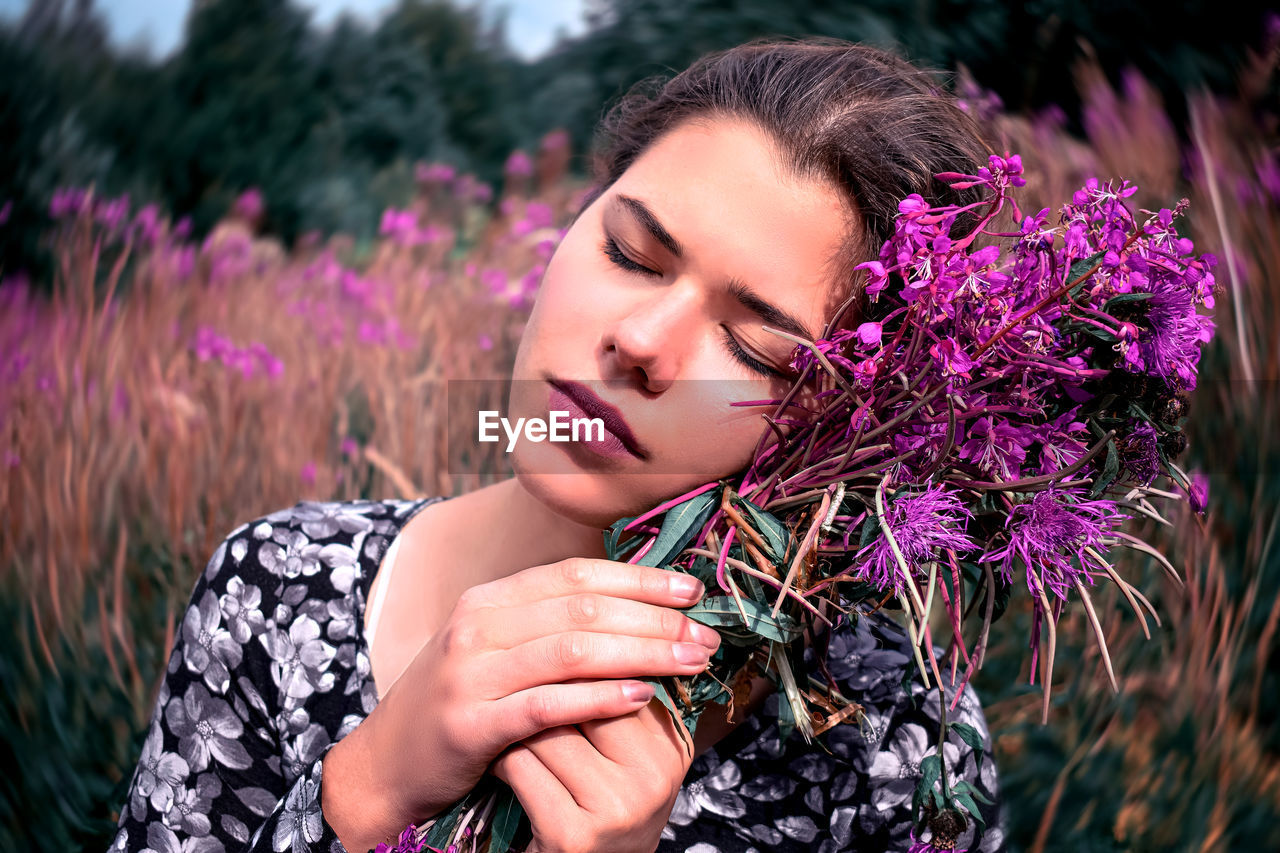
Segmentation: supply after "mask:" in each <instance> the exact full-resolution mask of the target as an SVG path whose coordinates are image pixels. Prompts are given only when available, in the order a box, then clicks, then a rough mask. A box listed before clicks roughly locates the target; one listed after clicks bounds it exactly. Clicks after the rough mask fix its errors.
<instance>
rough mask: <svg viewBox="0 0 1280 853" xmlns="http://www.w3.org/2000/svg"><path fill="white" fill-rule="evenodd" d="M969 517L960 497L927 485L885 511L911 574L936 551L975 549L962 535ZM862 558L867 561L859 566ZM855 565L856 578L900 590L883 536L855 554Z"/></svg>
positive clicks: (892, 557) (898, 576) (898, 570)
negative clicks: (944, 549)
mask: <svg viewBox="0 0 1280 853" xmlns="http://www.w3.org/2000/svg"><path fill="white" fill-rule="evenodd" d="M972 517H973V514H972V513H971V512H970V511H969V510H968V509H966V508H965V506H964V503H963V502H962V501H961V500H960V498H959V496H958V495H956V494H954V493H952V492H948V491H947V490H946V489H945V488H944V487H942V486H940V485H933V486H929V487H928V488H926V489H925V490H924V491H923V492H918V493H916V494H904V495H901V496H899V497H897V498H894V499H893V500H892V501H890V502H889V505H888V506H887V507H886V508H885V521H886V522H887V523H888V525H889V530H890V531H891V532H892V533H893V538H894V541H895V542H897V544H898V550H899V551H900V552H901V553H902V557H903V559H904V560H905V561H906V564H907V569H908V570H909V571H911V572H913V573H914V572H919V571H920V566H921V565H922V564H923V563H927V562H928V561H930V560H933V559H935V558H936V556H937V553H938V551H939V549H943V548H950V549H953V550H956V551H969V550H972V549H973V548H976V547H977V545H976V543H975V542H974V541H973V540H972V539H971V538H969V536H968V535H967V534H965V533H964V526H965V524H966V523H967V521H968V520H969V519H970V518H972ZM864 557H865V558H866V562H864V563H860V561H862V560H863V558H864ZM854 564H855V565H859V566H860V567H859V568H858V569H856V573H857V575H858V576H859V577H862V578H865V579H866V580H868V581H870V582H872V583H874V584H876V586H878V587H879V588H880V589H882V590H884V589H889V588H892V589H894V590H895V591H896V590H898V589H899V588H900V585H901V583H902V571H901V568H900V567H899V565H898V560H897V557H896V556H895V555H894V553H893V548H892V546H891V545H890V544H889V540H888V539H887V538H886V537H885V536H884V535H883V534H881V535H880V536H877V537H876V538H875V539H873V540H872V541H871V542H869V543H867V545H866V546H864V547H863V548H862V550H860V551H859V552H858V553H857V554H856V555H854Z"/></svg>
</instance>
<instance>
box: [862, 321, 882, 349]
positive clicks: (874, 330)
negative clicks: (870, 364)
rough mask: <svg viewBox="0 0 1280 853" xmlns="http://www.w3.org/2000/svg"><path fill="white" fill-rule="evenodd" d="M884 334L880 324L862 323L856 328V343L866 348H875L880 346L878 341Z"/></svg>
mask: <svg viewBox="0 0 1280 853" xmlns="http://www.w3.org/2000/svg"><path fill="white" fill-rule="evenodd" d="M883 334H884V329H883V327H882V325H881V324H880V323H875V322H870V323H863V324H862V325H860V326H859V327H858V331H857V335H858V341H859V342H860V343H861V344H862V345H863V346H864V347H867V348H869V349H870V348H875V347H878V346H880V340H881V338H882V336H883Z"/></svg>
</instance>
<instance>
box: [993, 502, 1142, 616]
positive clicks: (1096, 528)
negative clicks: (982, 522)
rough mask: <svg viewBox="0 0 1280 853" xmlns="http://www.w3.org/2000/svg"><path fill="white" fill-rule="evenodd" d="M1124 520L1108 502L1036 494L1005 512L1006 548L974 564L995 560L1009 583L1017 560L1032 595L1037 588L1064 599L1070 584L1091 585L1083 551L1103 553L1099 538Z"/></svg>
mask: <svg viewBox="0 0 1280 853" xmlns="http://www.w3.org/2000/svg"><path fill="white" fill-rule="evenodd" d="M1125 518H1126V516H1125V515H1124V514H1123V513H1121V512H1120V511H1119V510H1118V508H1117V507H1116V502H1115V501H1114V500H1106V499H1104V500H1086V499H1084V498H1082V497H1081V496H1080V494H1079V493H1078V492H1075V491H1071V490H1065V489H1048V490H1046V491H1043V492H1037V493H1036V495H1035V497H1033V498H1032V499H1031V500H1030V501H1028V502H1027V503H1022V504H1018V505H1017V506H1015V507H1014V508H1013V511H1012V512H1010V513H1009V517H1008V519H1007V520H1006V522H1005V532H1006V534H1007V535H1008V538H1009V541H1008V542H1007V543H1006V545H1005V546H1004V547H1003V548H1000V549H997V550H994V551H990V552H988V553H987V554H984V555H983V556H982V558H981V559H980V561H979V562H988V561H999V566H998V568H999V570H1000V572H1001V574H1003V575H1004V578H1005V580H1007V581H1009V582H1012V581H1013V565H1014V561H1015V559H1017V560H1020V561H1021V562H1022V565H1023V566H1024V567H1025V568H1026V581H1027V589H1028V590H1030V591H1031V593H1032V595H1038V594H1039V593H1038V590H1039V588H1040V587H1043V588H1044V589H1045V591H1046V592H1052V593H1053V594H1054V595H1056V596H1058V598H1061V599H1063V600H1064V601H1065V600H1066V597H1067V590H1068V589H1070V588H1071V587H1072V586H1074V584H1075V582H1076V580H1081V581H1083V582H1085V583H1089V584H1092V583H1093V578H1092V575H1091V574H1090V572H1089V571H1088V569H1087V568H1085V567H1084V563H1083V559H1084V556H1083V555H1084V553H1085V551H1084V549H1085V547H1086V546H1091V547H1093V548H1094V549H1095V550H1097V551H1098V552H1100V553H1101V552H1103V551H1106V550H1107V548H1106V545H1105V543H1104V542H1103V538H1104V537H1105V536H1106V535H1107V534H1108V533H1110V532H1111V530H1112V528H1113V527H1115V526H1117V525H1119V524H1120V523H1121V522H1122V521H1124V519H1125ZM1077 560H1078V561H1080V562H1079V565H1077V563H1076V561H1077Z"/></svg>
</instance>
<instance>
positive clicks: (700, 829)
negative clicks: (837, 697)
mask: <svg viewBox="0 0 1280 853" xmlns="http://www.w3.org/2000/svg"><path fill="white" fill-rule="evenodd" d="M444 499H445V498H444V497H434V498H428V499H422V500H416V501H410V500H388V501H349V502H332V503H315V502H307V503H300V504H297V505H296V506H293V507H290V508H288V509H283V510H281V511H279V512H275V513H272V514H271V515H268V516H265V517H263V518H260V519H256V520H254V521H252V522H249V523H247V524H244V525H242V526H241V527H239V528H237V529H236V530H234V531H232V533H231V534H230V535H229V536H228V537H227V538H226V539H225V540H224V541H223V542H222V543H221V544H220V545H219V546H218V548H217V550H216V551H215V553H214V555H213V557H212V559H211V560H210V561H209V564H208V566H207V567H206V569H205V571H204V572H203V573H202V575H201V576H200V578H199V580H198V581H197V583H196V587H195V590H194V592H193V593H192V597H191V603H190V605H189V606H188V609H187V611H186V613H185V614H184V616H183V620H182V625H181V630H180V631H179V632H178V636H177V637H176V639H175V642H174V648H173V652H172V654H171V656H170V658H169V663H168V668H167V670H166V677H165V680H164V682H163V683H162V684H161V687H160V691H159V695H158V696H157V699H156V704H155V708H154V711H153V713H152V718H151V722H150V726H149V728H148V731H147V736H146V739H145V741H144V743H143V747H142V753H141V755H140V757H139V760H138V766H137V768H136V770H135V771H134V774H133V779H132V782H131V784H130V788H129V794H128V796H127V797H126V799H125V802H124V803H123V805H122V807H121V814H120V828H119V831H118V833H117V835H116V838H115V840H114V843H113V844H112V846H111V851H112V853H133V851H156V852H157V853H228V851H275V853H284V851H292V852H293V853H302V851H321V852H322V853H344V850H345V848H344V847H343V846H342V844H341V842H340V841H339V840H338V838H337V836H336V835H335V834H334V832H333V829H332V827H330V826H329V824H328V822H327V821H326V820H325V819H324V814H323V810H322V809H321V806H320V803H321V798H320V791H321V786H322V784H323V778H322V777H323V773H322V771H323V767H324V765H323V758H324V755H325V753H326V752H327V750H328V749H329V747H331V746H332V745H333V744H334V743H335V742H337V741H338V740H340V739H342V738H343V737H345V736H346V735H347V734H349V733H350V732H351V731H352V730H353V729H355V727H356V726H357V725H359V724H360V722H361V721H362V720H363V719H364V718H365V717H366V716H368V714H369V713H370V712H371V711H372V710H373V708H374V707H375V706H376V705H377V701H378V699H377V690H376V687H375V685H374V682H373V677H372V674H371V669H370V666H369V650H368V647H367V645H366V642H365V637H364V631H363V622H364V610H365V599H366V596H367V595H368V591H369V587H370V584H371V583H372V581H373V577H374V575H375V573H376V572H377V570H378V566H379V565H380V563H381V561H382V558H383V556H384V555H385V554H386V552H387V548H388V547H389V546H390V544H391V541H392V540H393V539H394V538H395V537H396V536H397V535H398V534H399V532H400V530H401V529H402V528H403V527H404V525H405V523H406V522H407V521H408V520H409V519H410V518H412V517H413V516H414V515H415V514H417V513H418V512H421V511H422V510H424V509H426V508H427V507H429V506H431V505H432V504H434V503H437V502H439V501H441V500H444ZM825 663H826V666H827V670H828V672H829V673H830V674H831V676H832V678H833V679H835V681H836V683H837V685H838V687H839V689H840V691H841V692H842V693H843V694H844V695H845V696H848V697H849V698H851V699H854V700H856V701H858V702H859V703H861V704H862V705H864V706H865V708H866V718H865V720H864V721H863V722H862V723H861V724H860V725H852V724H849V725H840V726H837V727H835V728H833V729H831V730H829V731H828V732H826V733H824V734H823V735H822V736H820V737H819V738H818V739H816V740H815V742H814V743H813V744H812V745H806V744H805V743H804V741H803V739H802V738H801V737H800V735H798V734H793V735H792V736H791V737H790V738H788V739H786V740H783V739H782V738H781V737H780V733H779V731H778V725H777V696H776V695H775V696H771V697H769V699H767V700H766V702H765V705H764V707H763V708H762V709H761V711H760V712H759V713H757V714H756V715H755V716H753V717H751V718H749V719H748V720H747V721H746V722H745V723H743V724H742V725H741V726H739V727H738V728H737V729H736V730H734V731H733V732H732V733H730V734H729V736H728V737H726V738H725V739H724V740H722V741H720V743H718V744H716V745H715V746H714V747H712V748H711V749H710V750H708V751H707V752H706V753H704V754H703V755H701V756H699V757H698V759H697V760H695V761H694V763H693V766H692V767H691V768H690V770H689V774H688V776H687V777H686V779H685V782H684V785H683V787H682V788H681V790H680V793H679V796H678V797H677V800H676V803H675V806H674V808H673V809H672V813H671V817H670V819H669V821H668V823H667V826H666V828H665V829H664V830H663V833H662V839H661V841H660V843H659V846H658V850H659V851H661V853H675V852H676V851H679V852H680V853H746V851H761V853H763V851H788V850H804V851H806V853H813V851H817V853H835V851H842V850H860V851H869V850H902V851H905V850H907V848H908V847H909V846H910V843H911V842H910V828H911V824H910V818H911V792H912V790H913V788H914V786H915V782H916V780H917V779H918V778H919V776H920V761H921V759H923V758H924V757H925V755H927V754H928V752H929V751H931V749H932V735H933V733H935V732H936V731H937V729H938V724H939V716H938V715H939V709H938V707H937V706H938V702H937V696H936V692H933V691H926V690H925V689H924V688H923V686H922V685H920V684H919V681H918V677H917V679H912V678H910V677H909V675H910V670H911V669H912V668H913V667H914V661H913V658H912V655H911V651H910V644H909V641H908V640H907V638H906V636H905V633H904V632H903V631H902V629H901V628H899V627H898V626H897V625H896V624H895V623H893V621H892V620H891V619H889V618H888V617H886V616H883V615H880V614H873V615H870V616H865V617H863V618H862V619H860V620H858V621H857V624H856V625H852V624H848V623H841V624H839V625H837V627H836V628H835V629H833V630H832V632H831V634H830V645H829V648H828V650H827V654H826V656H825ZM805 665H806V667H807V668H808V669H809V671H810V674H812V675H815V676H817V675H818V674H819V673H820V672H821V667H820V665H819V663H818V661H817V660H816V656H815V653H814V652H813V651H812V650H810V651H809V652H807V653H806V657H805ZM954 695H955V694H954V692H949V693H948V696H947V699H948V707H950V704H949V703H950V700H952V699H953V698H954ZM948 719H950V720H951V721H953V722H965V723H968V724H969V725H972V726H973V727H974V728H976V729H977V730H978V731H979V733H980V734H981V735H982V736H983V738H984V740H986V742H987V743H988V746H989V744H990V737H989V735H988V732H987V726H986V721H985V719H984V718H983V716H982V710H981V706H980V704H979V702H978V697H977V695H976V694H975V693H974V692H973V690H972V688H968V689H966V691H965V692H964V693H963V694H962V695H961V697H960V700H959V702H958V704H957V706H956V707H955V709H954V710H953V711H952V710H949V711H948ZM955 740H956V741H957V742H956V743H948V744H947V745H946V747H945V749H944V753H943V755H944V757H945V759H946V766H947V768H948V771H949V772H950V774H951V775H952V777H953V778H956V779H959V778H964V779H966V780H968V781H969V782H970V784H972V785H974V786H975V787H977V788H978V789H980V790H981V791H982V792H983V793H985V794H986V795H987V796H988V797H989V798H990V799H991V800H993V801H995V802H996V805H993V806H990V807H985V806H984V809H985V810H984V817H985V818H986V819H987V824H988V826H989V830H988V832H987V833H986V836H985V838H984V839H983V841H982V843H981V845H980V846H979V847H972V844H971V837H970V836H968V835H966V836H965V837H962V838H961V844H960V846H961V847H965V846H970V847H972V849H974V850H980V851H984V853H985V852H986V851H995V850H1002V849H1003V847H1004V844H1003V823H1002V820H1001V813H1000V807H999V792H998V782H997V778H996V769H995V764H994V761H993V760H992V759H991V758H990V756H988V757H987V758H986V760H985V761H984V762H983V763H982V765H981V768H979V766H978V764H977V762H976V760H975V757H974V754H973V751H972V750H971V749H970V748H969V747H968V746H967V745H965V744H963V743H959V742H958V739H955Z"/></svg>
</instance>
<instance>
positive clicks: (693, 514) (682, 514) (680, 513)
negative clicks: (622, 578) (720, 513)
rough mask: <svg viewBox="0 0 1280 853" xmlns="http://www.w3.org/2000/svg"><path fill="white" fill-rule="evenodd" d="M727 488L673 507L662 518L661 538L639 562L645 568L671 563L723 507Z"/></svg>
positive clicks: (703, 494) (701, 495)
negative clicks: (718, 509)
mask: <svg viewBox="0 0 1280 853" xmlns="http://www.w3.org/2000/svg"><path fill="white" fill-rule="evenodd" d="M721 488H723V487H719V488H715V489H712V490H711V491H709V492H703V493H702V494H700V495H694V496H693V497H691V498H689V500H687V501H685V502H684V503H682V504H678V505H676V506H673V507H672V508H671V509H669V510H667V512H666V514H665V515H663V517H662V529H661V530H660V531H659V532H658V538H657V540H656V541H655V542H654V543H653V547H652V548H650V549H649V551H648V553H646V554H645V555H644V556H643V557H641V558H640V559H639V560H637V561H636V563H637V565H641V566H661V565H665V564H666V563H669V562H671V560H672V558H674V557H675V556H676V555H677V554H679V553H680V551H681V550H682V549H683V548H684V546H685V544H686V543H687V542H688V541H689V540H690V539H691V538H693V535H694V533H695V532H696V531H698V530H701V529H702V525H704V524H706V522H707V519H708V518H710V517H711V512H712V510H713V509H715V507H716V506H718V505H719V503H720V490H721Z"/></svg>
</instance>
